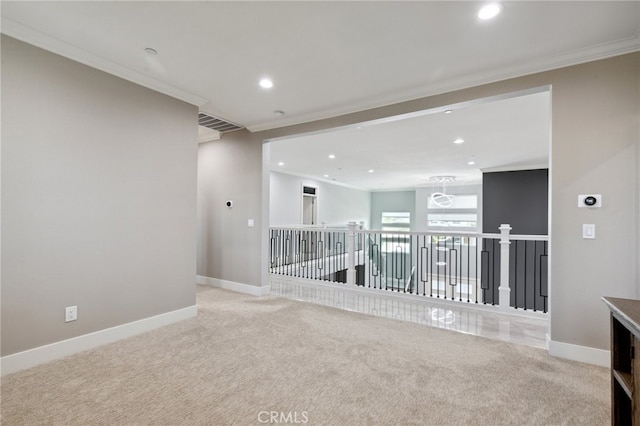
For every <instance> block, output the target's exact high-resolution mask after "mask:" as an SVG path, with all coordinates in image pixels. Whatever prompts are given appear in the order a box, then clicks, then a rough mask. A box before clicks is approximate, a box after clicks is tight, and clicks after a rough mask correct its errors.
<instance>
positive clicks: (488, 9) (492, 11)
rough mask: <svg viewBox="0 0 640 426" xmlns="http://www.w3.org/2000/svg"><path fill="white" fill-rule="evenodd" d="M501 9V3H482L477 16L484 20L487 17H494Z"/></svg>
mask: <svg viewBox="0 0 640 426" xmlns="http://www.w3.org/2000/svg"><path fill="white" fill-rule="evenodd" d="M501 11H502V5H501V4H500V3H490V4H487V5H484V6H483V7H482V8H481V9H480V10H479V11H478V18H479V19H482V20H483V21H486V20H487V19H491V18H495V17H496V16H498V14H499V13H500V12H501Z"/></svg>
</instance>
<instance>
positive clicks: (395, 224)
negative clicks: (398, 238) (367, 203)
mask: <svg viewBox="0 0 640 426" xmlns="http://www.w3.org/2000/svg"><path fill="white" fill-rule="evenodd" d="M380 229H381V230H382V231H388V232H398V231H401V232H404V231H410V230H411V213H409V212H382V220H381V226H380Z"/></svg>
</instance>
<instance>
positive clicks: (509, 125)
mask: <svg viewBox="0 0 640 426" xmlns="http://www.w3.org/2000/svg"><path fill="white" fill-rule="evenodd" d="M445 111H447V112H445ZM550 131H551V99H550V93H549V91H548V90H544V91H541V92H538V93H533V94H526V95H523V94H520V95H518V96H512V97H507V98H503V99H491V100H478V101H475V102H472V103H471V104H470V105H462V106H460V105H458V106H451V108H447V107H445V108H437V109H434V110H430V111H422V112H420V113H414V114H410V115H407V116H398V117H390V118H388V119H385V120H380V121H375V122H369V123H361V124H360V125H357V126H350V127H347V128H342V129H336V130H334V131H329V132H323V133H314V134H308V135H300V136H295V137H289V138H285V139H281V140H277V141H274V142H271V143H270V144H269V145H270V162H271V169H272V170H275V171H280V172H284V173H290V174H295V175H299V176H306V177H309V178H312V179H316V180H321V181H327V182H331V183H336V184H341V185H345V186H349V187H353V188H358V189H363V190H370V191H374V190H391V189H406V188H416V187H420V186H427V185H429V184H430V183H431V182H430V181H429V178H431V177H433V176H443V175H446V176H454V177H455V184H472V183H479V182H480V181H481V179H482V172H483V171H485V172H486V171H503V170H521V169H535V168H546V167H548V163H549V144H550ZM460 139H462V140H463V141H464V142H462V143H455V142H454V141H456V140H457V141H458V142H459V141H460ZM329 156H332V157H335V158H330V157H329ZM470 162H472V163H473V164H469V163H470Z"/></svg>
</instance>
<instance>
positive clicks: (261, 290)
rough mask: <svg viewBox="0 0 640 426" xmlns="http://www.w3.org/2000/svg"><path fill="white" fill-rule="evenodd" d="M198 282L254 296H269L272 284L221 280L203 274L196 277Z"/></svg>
mask: <svg viewBox="0 0 640 426" xmlns="http://www.w3.org/2000/svg"><path fill="white" fill-rule="evenodd" d="M196 282H197V283H198V284H201V285H208V286H211V287H216V288H223V289H225V290H231V291H235V292H236V293H244V294H250V295H252V296H268V295H269V294H270V293H271V287H270V286H264V287H257V286H255V285H249V284H242V283H237V282H234V281H227V280H221V279H219V278H211V277H204V276H202V275H198V276H197V277H196Z"/></svg>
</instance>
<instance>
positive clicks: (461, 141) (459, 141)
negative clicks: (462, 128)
mask: <svg viewBox="0 0 640 426" xmlns="http://www.w3.org/2000/svg"><path fill="white" fill-rule="evenodd" d="M453 143H455V144H456V145H460V144H461V143H464V139H461V138H458V139H456V140H455V141H453Z"/></svg>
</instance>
